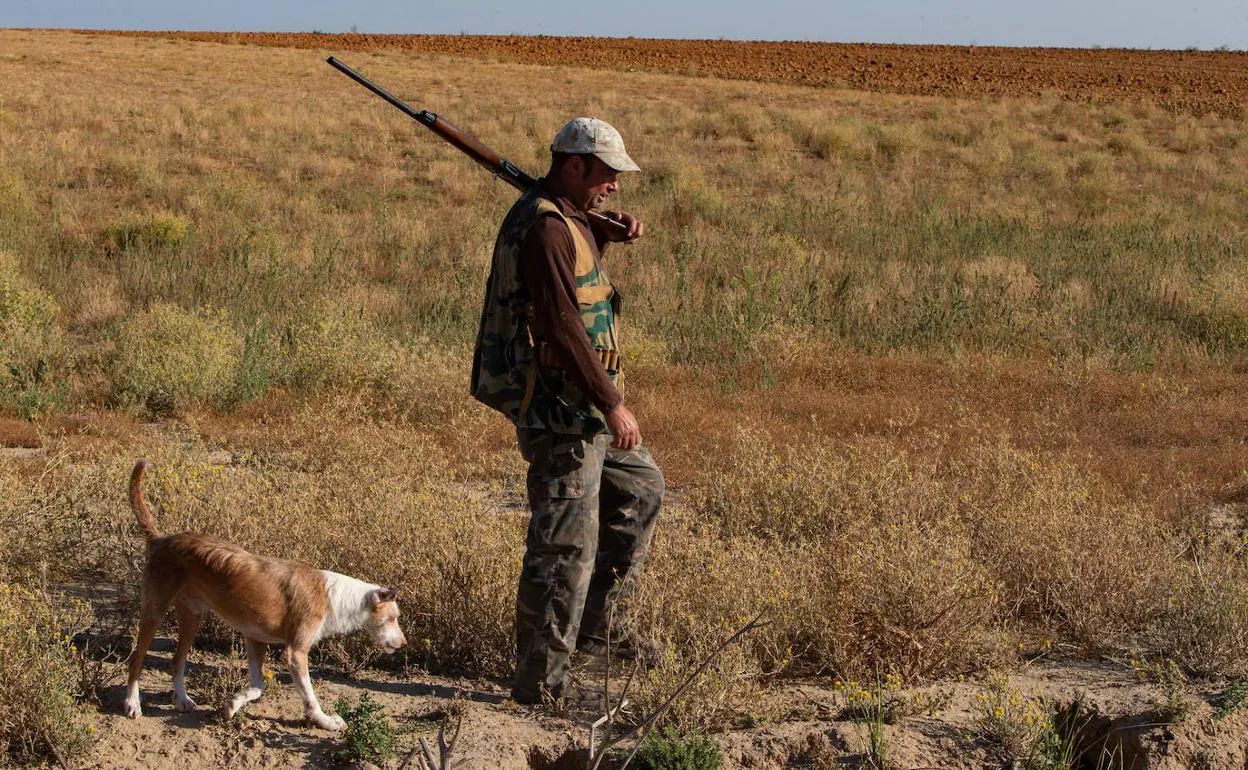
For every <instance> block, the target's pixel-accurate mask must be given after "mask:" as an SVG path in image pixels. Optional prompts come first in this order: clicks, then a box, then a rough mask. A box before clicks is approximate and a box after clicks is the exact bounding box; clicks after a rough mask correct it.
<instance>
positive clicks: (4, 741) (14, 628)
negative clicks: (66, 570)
mask: <svg viewBox="0 0 1248 770" xmlns="http://www.w3.org/2000/svg"><path fill="white" fill-rule="evenodd" d="M89 625H90V612H89V610H88V609H87V608H86V606H85V605H83V604H81V603H73V604H70V605H68V606H65V605H64V604H63V603H61V602H60V601H59V600H58V599H56V598H55V597H50V596H48V595H47V594H46V593H44V592H42V591H36V590H33V589H30V588H26V587H24V586H21V585H15V584H10V583H3V582H0V764H7V762H6V760H7V761H12V762H16V763H39V762H47V761H50V760H51V761H55V762H57V763H58V764H61V765H62V766H65V767H68V766H69V762H70V760H71V759H73V758H74V757H76V756H78V755H80V754H82V753H83V752H84V751H86V749H87V747H88V746H89V745H90V743H91V734H92V733H93V732H94V731H95V728H94V727H93V726H91V725H88V724H86V722H85V720H84V710H83V708H82V706H80V705H79V704H78V702H77V698H78V696H79V695H80V693H79V692H78V685H79V683H80V676H79V667H78V657H79V656H78V650H77V648H76V647H75V645H74V643H73V641H72V640H73V638H74V634H76V633H77V632H78V631H80V630H82V629H84V628H86V627H88V626H89Z"/></svg>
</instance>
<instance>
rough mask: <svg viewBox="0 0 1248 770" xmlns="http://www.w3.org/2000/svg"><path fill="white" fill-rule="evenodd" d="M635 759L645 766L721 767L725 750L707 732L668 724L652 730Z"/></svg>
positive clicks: (650, 769) (679, 769)
mask: <svg viewBox="0 0 1248 770" xmlns="http://www.w3.org/2000/svg"><path fill="white" fill-rule="evenodd" d="M633 761H634V762H635V763H636V766H637V767H639V768H642V770H719V768H721V767H723V765H724V753H723V751H721V750H720V748H719V746H717V745H716V744H715V742H714V741H712V740H711V739H710V738H708V737H706V736H705V735H701V734H699V733H696V732H680V731H678V730H675V729H673V728H666V727H665V728H661V729H659V730H655V731H654V732H652V733H650V735H649V736H648V737H647V738H646V741H645V743H643V744H642V745H641V748H639V749H638V750H637V756H636V757H634V760H633Z"/></svg>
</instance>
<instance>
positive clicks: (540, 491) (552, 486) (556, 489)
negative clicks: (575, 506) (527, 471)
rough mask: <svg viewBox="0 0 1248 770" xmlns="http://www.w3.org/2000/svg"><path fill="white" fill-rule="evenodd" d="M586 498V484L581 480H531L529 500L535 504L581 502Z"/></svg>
mask: <svg viewBox="0 0 1248 770" xmlns="http://www.w3.org/2000/svg"><path fill="white" fill-rule="evenodd" d="M584 496H585V482H584V481H582V480H580V479H531V480H530V481H529V499H530V500H532V501H533V502H555V501H559V500H579V499H581V498H582V497H584Z"/></svg>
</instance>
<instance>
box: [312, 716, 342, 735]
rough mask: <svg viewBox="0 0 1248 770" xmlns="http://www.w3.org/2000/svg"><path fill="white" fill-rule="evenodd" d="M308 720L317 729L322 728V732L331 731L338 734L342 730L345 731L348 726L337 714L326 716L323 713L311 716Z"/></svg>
mask: <svg viewBox="0 0 1248 770" xmlns="http://www.w3.org/2000/svg"><path fill="white" fill-rule="evenodd" d="M308 719H310V720H311V721H312V722H313V723H314V724H315V725H316V726H317V727H319V728H321V729H322V730H330V731H332V732H338V731H340V730H343V729H345V728H346V726H347V723H346V722H344V721H342V717H340V716H338V715H337V714H326V713H324V712H321V713H319V714H313V715H311V716H309V717H308Z"/></svg>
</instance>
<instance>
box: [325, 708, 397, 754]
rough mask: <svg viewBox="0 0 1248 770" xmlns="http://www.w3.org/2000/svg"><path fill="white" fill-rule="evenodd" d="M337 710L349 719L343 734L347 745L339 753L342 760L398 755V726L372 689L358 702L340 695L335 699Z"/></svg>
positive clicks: (345, 719) (339, 714) (344, 719)
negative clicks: (396, 729) (372, 696)
mask: <svg viewBox="0 0 1248 770" xmlns="http://www.w3.org/2000/svg"><path fill="white" fill-rule="evenodd" d="M334 711H337V712H338V716H340V717H342V719H343V721H345V722H346V723H347V729H346V730H345V731H344V732H343V734H342V742H343V747H342V748H341V749H339V750H338V752H337V753H336V754H335V756H336V758H337V759H338V761H340V762H374V763H379V762H381V761H384V760H386V759H389V758H390V757H392V756H394V753H395V748H396V747H395V736H394V727H393V726H392V725H391V724H390V720H388V719H386V715H385V709H384V708H383V707H382V705H381V704H380V703H377V702H376V701H374V700H373V699H372V698H371V697H369V694H368V693H364V694H363V695H361V696H360V700H359V702H358V703H357V704H356V705H354V706H352V705H351V703H350V702H349V701H348V700H347V699H346V698H339V699H338V700H337V701H335V702H334Z"/></svg>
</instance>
